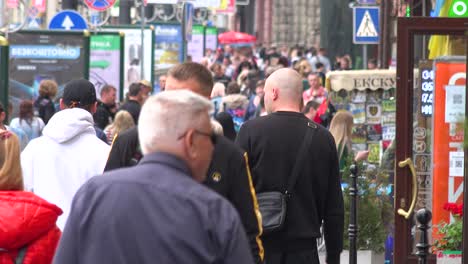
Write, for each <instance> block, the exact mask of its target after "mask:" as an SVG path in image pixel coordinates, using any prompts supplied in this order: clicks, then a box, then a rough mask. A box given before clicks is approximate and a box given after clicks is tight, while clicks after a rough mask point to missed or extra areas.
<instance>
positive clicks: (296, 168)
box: [284, 121, 317, 196]
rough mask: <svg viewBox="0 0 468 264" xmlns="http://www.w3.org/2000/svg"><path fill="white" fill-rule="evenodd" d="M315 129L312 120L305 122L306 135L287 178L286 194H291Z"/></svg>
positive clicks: (315, 126)
mask: <svg viewBox="0 0 468 264" xmlns="http://www.w3.org/2000/svg"><path fill="white" fill-rule="evenodd" d="M316 129H317V124H315V123H314V122H312V121H308V122H307V130H306V135H305V137H304V140H303V141H302V146H301V149H300V150H299V153H298V154H297V157H296V163H295V164H294V168H293V171H292V174H291V177H290V178H289V181H288V186H287V187H286V191H285V192H284V194H286V195H288V196H290V195H291V193H292V189H293V188H294V185H295V184H296V180H297V178H298V177H299V174H300V170H301V167H302V166H301V165H302V164H303V163H304V162H305V160H306V158H307V156H308V155H306V154H307V151H308V150H309V148H310V144H311V143H312V138H313V136H314V132H315V130H316Z"/></svg>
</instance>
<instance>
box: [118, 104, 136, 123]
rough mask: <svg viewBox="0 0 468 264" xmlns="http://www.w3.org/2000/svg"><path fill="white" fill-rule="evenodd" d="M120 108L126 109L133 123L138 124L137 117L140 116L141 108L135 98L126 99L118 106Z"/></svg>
mask: <svg viewBox="0 0 468 264" xmlns="http://www.w3.org/2000/svg"><path fill="white" fill-rule="evenodd" d="M120 110H126V111H127V112H129V113H130V115H132V117H133V121H135V124H138V117H140V110H141V105H140V103H138V102H137V101H135V100H128V101H127V102H125V103H124V104H123V105H122V106H120V108H119V111H120Z"/></svg>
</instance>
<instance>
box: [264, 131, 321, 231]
mask: <svg viewBox="0 0 468 264" xmlns="http://www.w3.org/2000/svg"><path fill="white" fill-rule="evenodd" d="M307 128H308V129H307V131H306V136H305V137H304V140H303V142H302V146H301V149H300V150H299V153H298V154H297V158H296V163H295V164H294V167H293V171H292V174H291V177H290V178H289V180H288V185H287V187H286V190H285V191H284V192H279V191H271V192H261V193H258V194H257V202H258V206H259V209H260V213H261V215H262V226H263V233H264V234H268V233H271V232H274V231H279V230H281V229H282V228H283V225H284V221H285V219H286V212H287V202H288V200H289V199H290V198H291V196H292V190H293V188H294V185H295V184H296V180H297V178H298V177H299V173H300V169H301V164H303V163H304V161H305V158H306V157H307V155H306V154H307V151H308V149H309V146H310V143H311V142H312V137H313V134H314V133H313V132H314V130H315V129H316V128H317V124H315V123H313V122H307Z"/></svg>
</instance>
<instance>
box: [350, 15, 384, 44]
mask: <svg viewBox="0 0 468 264" xmlns="http://www.w3.org/2000/svg"><path fill="white" fill-rule="evenodd" d="M379 11H380V8H379V7H369V6H366V7H364V6H363V7H355V8H353V43H354V44H379V38H380V16H379V13H380V12H379Z"/></svg>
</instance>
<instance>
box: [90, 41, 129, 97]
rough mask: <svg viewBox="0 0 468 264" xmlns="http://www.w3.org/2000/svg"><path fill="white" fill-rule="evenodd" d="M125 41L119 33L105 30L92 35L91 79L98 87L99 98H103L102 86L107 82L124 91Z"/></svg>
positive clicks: (97, 94)
mask: <svg viewBox="0 0 468 264" xmlns="http://www.w3.org/2000/svg"><path fill="white" fill-rule="evenodd" d="M123 41H124V38H123V36H121V35H120V34H119V33H111V32H109V33H106V32H103V33H99V34H96V35H92V36H91V42H90V54H89V80H90V81H91V82H92V83H93V84H94V86H95V87H96V96H97V97H98V99H100V98H101V88H102V87H103V86H104V85H106V84H109V85H112V86H114V87H115V88H117V90H118V91H122V88H123ZM121 96H122V94H121ZM117 100H118V98H117Z"/></svg>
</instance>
